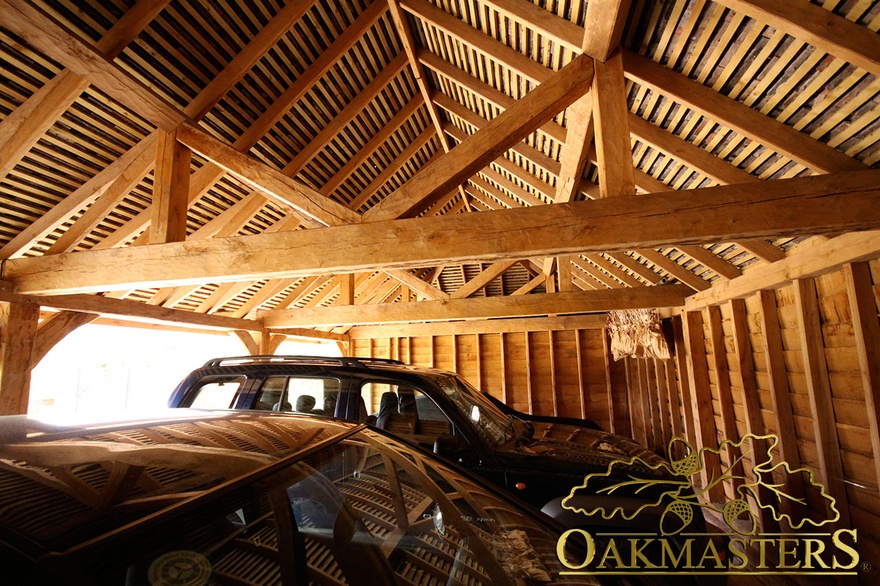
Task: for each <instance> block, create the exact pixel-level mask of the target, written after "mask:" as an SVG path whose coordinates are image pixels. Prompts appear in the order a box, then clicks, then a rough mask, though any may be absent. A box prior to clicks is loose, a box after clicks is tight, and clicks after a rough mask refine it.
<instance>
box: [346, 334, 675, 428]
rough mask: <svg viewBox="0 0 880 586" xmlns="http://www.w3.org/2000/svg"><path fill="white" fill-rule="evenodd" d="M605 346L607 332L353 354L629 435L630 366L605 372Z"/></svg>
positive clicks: (447, 341)
mask: <svg viewBox="0 0 880 586" xmlns="http://www.w3.org/2000/svg"><path fill="white" fill-rule="evenodd" d="M606 339H607V337H606V335H605V332H604V330H601V329H576V330H575V329H570V330H565V329H563V330H556V331H552V332H549V331H530V332H516V331H507V332H504V333H498V332H490V333H479V334H474V333H467V334H457V335H436V336H413V337H400V338H382V339H372V340H368V339H363V338H355V339H353V340H352V352H353V355H355V356H372V357H376V358H395V359H398V360H403V361H404V362H407V363H410V364H415V365H418V366H428V367H433V368H439V369H442V370H449V371H454V372H458V373H459V374H461V375H462V376H463V377H464V378H465V379H467V380H468V382H470V383H471V384H472V385H474V386H475V387H477V388H479V389H480V390H483V391H487V392H489V393H490V394H492V395H493V396H495V397H498V398H499V399H502V400H506V403H507V404H508V405H511V406H512V407H513V408H515V409H518V410H520V411H524V412H526V413H535V414H540V415H553V414H557V415H559V416H563V417H575V418H582V417H584V415H585V414H586V416H587V417H588V418H590V419H592V420H593V421H595V422H596V423H598V424H599V425H600V426H601V427H602V428H603V429H610V427H609V426H610V423H611V415H610V414H611V413H612V412H613V413H614V419H615V423H616V424H617V425H618V427H619V429H618V431H619V432H621V433H624V434H629V424H628V422H627V420H628V417H629V406H628V405H627V389H626V382H625V381H626V375H625V372H624V364H623V361H619V362H614V361H613V360H612V361H611V362H610V364H608V365H606V362H605V343H606ZM609 382H610V386H611V397H612V399H613V405H612V406H609V392H608V389H609ZM658 425H660V424H659V422H658Z"/></svg>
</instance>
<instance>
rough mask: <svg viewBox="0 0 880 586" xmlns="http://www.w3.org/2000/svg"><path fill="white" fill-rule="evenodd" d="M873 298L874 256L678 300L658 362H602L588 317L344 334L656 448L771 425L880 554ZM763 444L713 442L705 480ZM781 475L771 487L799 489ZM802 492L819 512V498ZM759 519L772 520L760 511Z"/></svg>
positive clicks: (791, 459)
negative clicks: (701, 302) (784, 280)
mask: <svg viewBox="0 0 880 586" xmlns="http://www.w3.org/2000/svg"><path fill="white" fill-rule="evenodd" d="M875 283H877V284H875ZM878 306H880V261H878V260H875V261H871V262H870V263H857V264H849V265H845V266H844V267H843V268H841V269H839V270H837V271H835V272H833V273H828V274H825V275H823V276H820V277H817V278H815V279H802V280H796V281H794V282H792V283H790V284H787V285H786V286H784V287H781V288H779V289H776V290H762V291H758V292H755V293H753V294H751V295H748V296H746V297H744V298H740V299H734V300H732V301H728V302H725V303H722V304H719V305H713V306H710V307H707V308H704V309H702V310H700V311H690V312H685V313H683V314H682V315H681V316H680V317H675V318H673V326H674V327H673V330H674V338H675V352H674V354H673V356H672V358H670V359H669V360H666V361H661V360H653V359H652V360H635V359H624V360H621V361H618V362H614V361H613V360H612V359H611V358H610V356H609V350H608V346H607V339H606V337H605V335H604V331H603V330H601V329H568V330H556V331H527V332H526V331H523V332H517V331H505V332H501V333H498V332H489V333H475V334H474V333H467V334H460V335H436V336H418V337H406V338H390V339H389V338H382V339H354V340H353V341H352V344H353V348H352V352H353V354H354V355H356V356H374V357H390V358H399V359H401V360H404V361H406V362H410V363H412V364H417V365H422V366H432V367H436V368H441V369H445V370H453V371H456V372H459V373H461V374H462V375H463V376H464V377H465V378H467V379H468V380H469V381H470V382H471V383H472V384H474V385H475V386H476V387H478V388H480V389H481V390H485V391H488V392H490V393H491V394H492V395H494V396H496V397H499V398H501V399H502V400H504V401H505V402H506V403H507V404H508V405H511V406H513V407H514V408H516V409H519V410H522V411H525V412H529V413H535V414H541V415H553V414H555V415H559V416H568V417H582V418H589V419H593V420H594V421H596V422H597V423H599V425H601V426H602V427H603V428H604V429H606V430H612V431H615V432H617V433H622V434H625V435H630V436H632V437H634V438H635V439H636V440H638V441H639V442H640V443H642V444H643V445H646V446H648V447H651V448H652V449H654V450H656V451H657V452H658V453H661V454H664V455H668V454H666V449H667V446H668V444H669V441H670V439H671V438H673V437H684V438H686V439H687V440H688V441H689V442H690V443H691V444H692V445H693V446H694V447H695V448H700V447H703V446H709V447H717V446H718V444H719V443H720V442H721V441H722V440H723V439H725V438H728V439H732V440H739V439H741V438H742V437H744V436H745V435H746V434H748V433H752V434H755V435H763V434H774V435H776V436H777V437H778V440H779V443H778V445H777V446H776V450H777V456H778V457H779V458H780V459H782V460H784V461H786V462H788V463H789V464H790V465H791V466H792V467H793V468H798V467H805V468H807V469H809V470H810V471H812V473H813V475H814V478H815V479H816V480H817V481H820V482H822V483H823V484H824V485H825V487H826V490H827V492H828V493H829V494H831V495H832V496H833V497H834V498H835V500H836V503H837V508H838V510H840V512H841V521H840V526H846V527H853V528H855V529H857V530H858V531H859V549H860V552H861V555H862V556H863V558H864V559H880V488H878V486H880V435H878V419H880V409H878V407H880V320H878ZM609 398H610V400H609ZM767 447H768V446H767V445H766V444H764V443H762V442H754V443H751V444H744V445H743V447H742V450H741V452H740V451H737V450H730V451H724V452H723V453H722V454H721V456H720V460H719V461H718V462H715V463H714V464H713V465H711V466H707V478H708V474H711V472H712V470H713V469H714V470H716V474H717V471H718V470H721V469H727V467H728V466H730V464H731V463H734V462H736V461H737V459H738V458H739V457H740V456H742V459H741V464H740V466H741V468H742V471H743V473H744V474H745V476H746V478H747V479H750V481H751V480H753V479H754V475H753V472H752V467H753V466H754V463H755V458H756V457H761V454H762V451H763V450H766V449H767ZM704 481H705V479H704ZM788 482H789V484H786V485H785V486H784V487H783V490H785V491H786V492H788V493H789V494H793V495H798V494H801V495H803V494H804V491H803V489H801V488H799V487H798V481H797V479H789V481H788ZM736 486H737V485H736V483H735V482H734V481H726V482H725V483H724V485H723V486H719V487H718V489H717V490H716V491H713V492H712V493H711V498H712V499H713V500H718V501H720V500H722V499H726V498H731V497H733V495H734V494H735V490H736ZM807 498H808V503H809V505H810V506H811V507H813V508H814V509H816V510H817V512H820V514H821V510H822V509H823V508H824V507H825V502H824V501H822V500H820V499H814V498H811V495H810V494H809V491H807ZM759 522H760V523H761V526H762V528H763V529H762V530H764V531H767V530H770V531H773V530H778V526H776V525H775V522H774V521H773V519H772V518H771V517H770V516H769V515H765V516H764V518H762V519H760V521H759ZM783 529H784V528H783Z"/></svg>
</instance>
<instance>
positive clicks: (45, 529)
mask: <svg viewBox="0 0 880 586" xmlns="http://www.w3.org/2000/svg"><path fill="white" fill-rule="evenodd" d="M172 411H173V412H171V411H170V412H167V413H165V414H164V415H159V416H154V417H150V418H148V419H139V420H133V421H90V422H77V423H73V424H63V425H62V424H57V423H53V422H47V421H44V420H40V419H36V418H28V417H26V416H7V417H0V535H2V536H4V538H5V539H9V538H10V536H14V537H13V539H18V540H21V541H22V542H23V543H25V544H26V543H31V544H33V543H39V544H41V547H45V548H48V549H50V550H55V551H59V550H63V549H66V548H67V547H70V546H72V545H74V544H76V543H81V542H84V541H87V540H89V539H93V538H97V537H98V536H100V535H103V534H106V533H108V532H110V531H113V530H116V529H118V528H120V527H122V526H124V525H127V524H131V523H134V522H137V521H138V520H139V519H142V518H144V517H145V516H148V515H153V514H156V513H159V512H161V511H163V510H165V509H168V508H170V507H173V506H175V505H178V504H181V503H183V502H186V501H190V500H192V499H194V498H197V497H198V496H200V495H202V494H205V493H207V492H209V491H212V490H214V489H215V488H217V487H219V486H222V485H224V484H226V483H230V482H234V481H236V480H238V479H241V478H243V477H246V476H249V475H250V474H252V473H257V472H259V471H263V470H266V469H269V468H272V465H273V464H276V463H279V462H282V461H283V462H290V461H294V460H296V459H297V457H296V456H297V455H298V454H302V453H307V452H308V451H309V450H310V449H311V448H314V447H316V446H319V445H326V444H328V443H334V442H336V441H340V440H341V439H343V438H345V437H348V436H349V435H351V434H352V433H354V432H356V431H358V430H359V429H362V427H363V426H358V425H355V424H351V423H346V422H342V421H335V420H330V419H326V418H319V417H309V416H299V415H293V414H283V413H269V412H251V411H234V412H233V411H218V412H206V411H198V410H172ZM18 547H23V546H22V545H21V544H18ZM25 547H26V546H25Z"/></svg>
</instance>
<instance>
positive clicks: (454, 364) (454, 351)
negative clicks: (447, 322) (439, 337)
mask: <svg viewBox="0 0 880 586" xmlns="http://www.w3.org/2000/svg"><path fill="white" fill-rule="evenodd" d="M452 372H455V373H458V374H461V372H460V371H459V370H458V336H457V335H455V334H452Z"/></svg>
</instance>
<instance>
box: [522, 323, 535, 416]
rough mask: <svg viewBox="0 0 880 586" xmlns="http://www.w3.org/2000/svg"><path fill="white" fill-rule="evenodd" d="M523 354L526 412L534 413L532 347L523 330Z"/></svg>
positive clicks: (527, 335)
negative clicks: (526, 400) (524, 359)
mask: <svg viewBox="0 0 880 586" xmlns="http://www.w3.org/2000/svg"><path fill="white" fill-rule="evenodd" d="M523 336H525V356H526V392H527V393H528V413H529V414H530V415H534V414H535V398H534V397H533V396H532V347H531V344H530V340H529V333H528V332H525V333H524V334H523Z"/></svg>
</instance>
